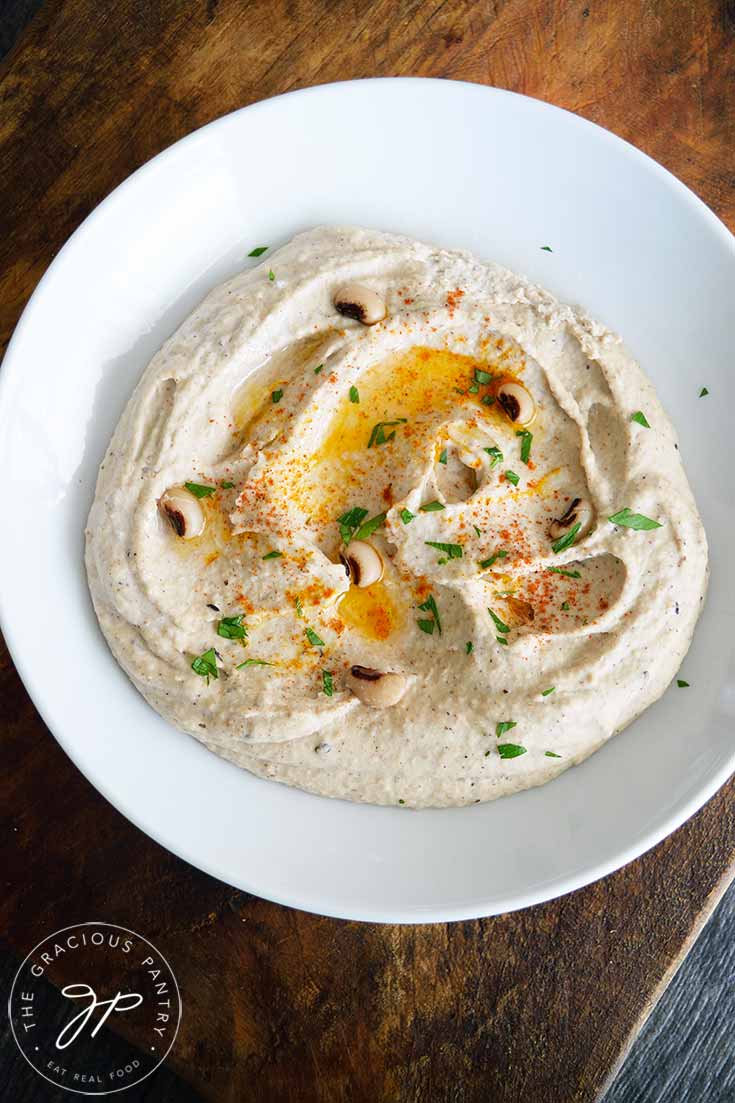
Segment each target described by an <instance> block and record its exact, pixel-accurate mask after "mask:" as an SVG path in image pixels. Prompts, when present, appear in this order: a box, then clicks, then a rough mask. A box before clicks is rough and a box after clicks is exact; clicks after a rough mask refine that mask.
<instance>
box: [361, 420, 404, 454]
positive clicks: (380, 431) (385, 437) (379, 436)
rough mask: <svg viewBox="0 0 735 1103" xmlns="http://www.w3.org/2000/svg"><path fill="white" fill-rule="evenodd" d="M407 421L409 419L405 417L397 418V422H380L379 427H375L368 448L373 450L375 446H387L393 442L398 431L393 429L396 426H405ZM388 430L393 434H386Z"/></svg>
mask: <svg viewBox="0 0 735 1103" xmlns="http://www.w3.org/2000/svg"><path fill="white" fill-rule="evenodd" d="M407 420H408V418H405V417H397V418H396V419H395V421H379V422H378V423H377V425H373V429H372V432H371V434H370V439H369V441H368V448H372V447H373V445H375V446H376V447H377V446H378V445H379V444H387V443H388V441H390V440H393V437H394V436H395V435H396V431H395V429H394V428H393V427H394V426H395V425H405V424H406V422H407ZM386 429H390V430H391V432H390V433H386V431H385V430H386Z"/></svg>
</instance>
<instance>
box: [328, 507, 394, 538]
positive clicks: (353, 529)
mask: <svg viewBox="0 0 735 1103" xmlns="http://www.w3.org/2000/svg"><path fill="white" fill-rule="evenodd" d="M367 512H368V511H367V510H366V509H363V508H362V506H354V507H353V508H352V509H348V510H347V513H343V514H342V516H341V517H338V518H337V524H338V525H339V533H340V536H341V537H342V541H343V543H344V544H349V542H350V541H351V540H367V538H368V536H371V535H372V534H373V533H374V532H375V530H376V529H379V528H380V526H381V525H382V524H384V522H385V517H386V515H385V513H377V514H376V515H375V517H371V518H370V520H369V521H365V518H366V517H367ZM363 522H365V523H364V524H363Z"/></svg>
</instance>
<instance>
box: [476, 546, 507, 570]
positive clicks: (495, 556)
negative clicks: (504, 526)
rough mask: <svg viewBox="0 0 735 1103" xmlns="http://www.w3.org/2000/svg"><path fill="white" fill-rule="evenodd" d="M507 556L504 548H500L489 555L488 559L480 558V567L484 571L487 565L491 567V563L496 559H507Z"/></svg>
mask: <svg viewBox="0 0 735 1103" xmlns="http://www.w3.org/2000/svg"><path fill="white" fill-rule="evenodd" d="M507 557H508V553H507V551H506V550H505V548H500V549H499V550H498V551H496V552H495V553H494V554H493V555H491V556H490V557H489V558H488V559H481V560H480V566H481V567H482V569H483V571H486V570H487V568H488V567H492V565H493V563H494V562H495V561H496V560H497V559H507Z"/></svg>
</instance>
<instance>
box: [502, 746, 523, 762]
mask: <svg viewBox="0 0 735 1103" xmlns="http://www.w3.org/2000/svg"><path fill="white" fill-rule="evenodd" d="M525 753H526V748H525V747H521V746H520V745H519V744H518V743H498V754H499V755H500V757H501V758H518V756H519V755H521V754H525Z"/></svg>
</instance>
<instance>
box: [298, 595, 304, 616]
mask: <svg viewBox="0 0 735 1103" xmlns="http://www.w3.org/2000/svg"><path fill="white" fill-rule="evenodd" d="M303 615H304V607H303V605H302V604H301V598H300V597H297V598H296V616H297V617H303Z"/></svg>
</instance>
